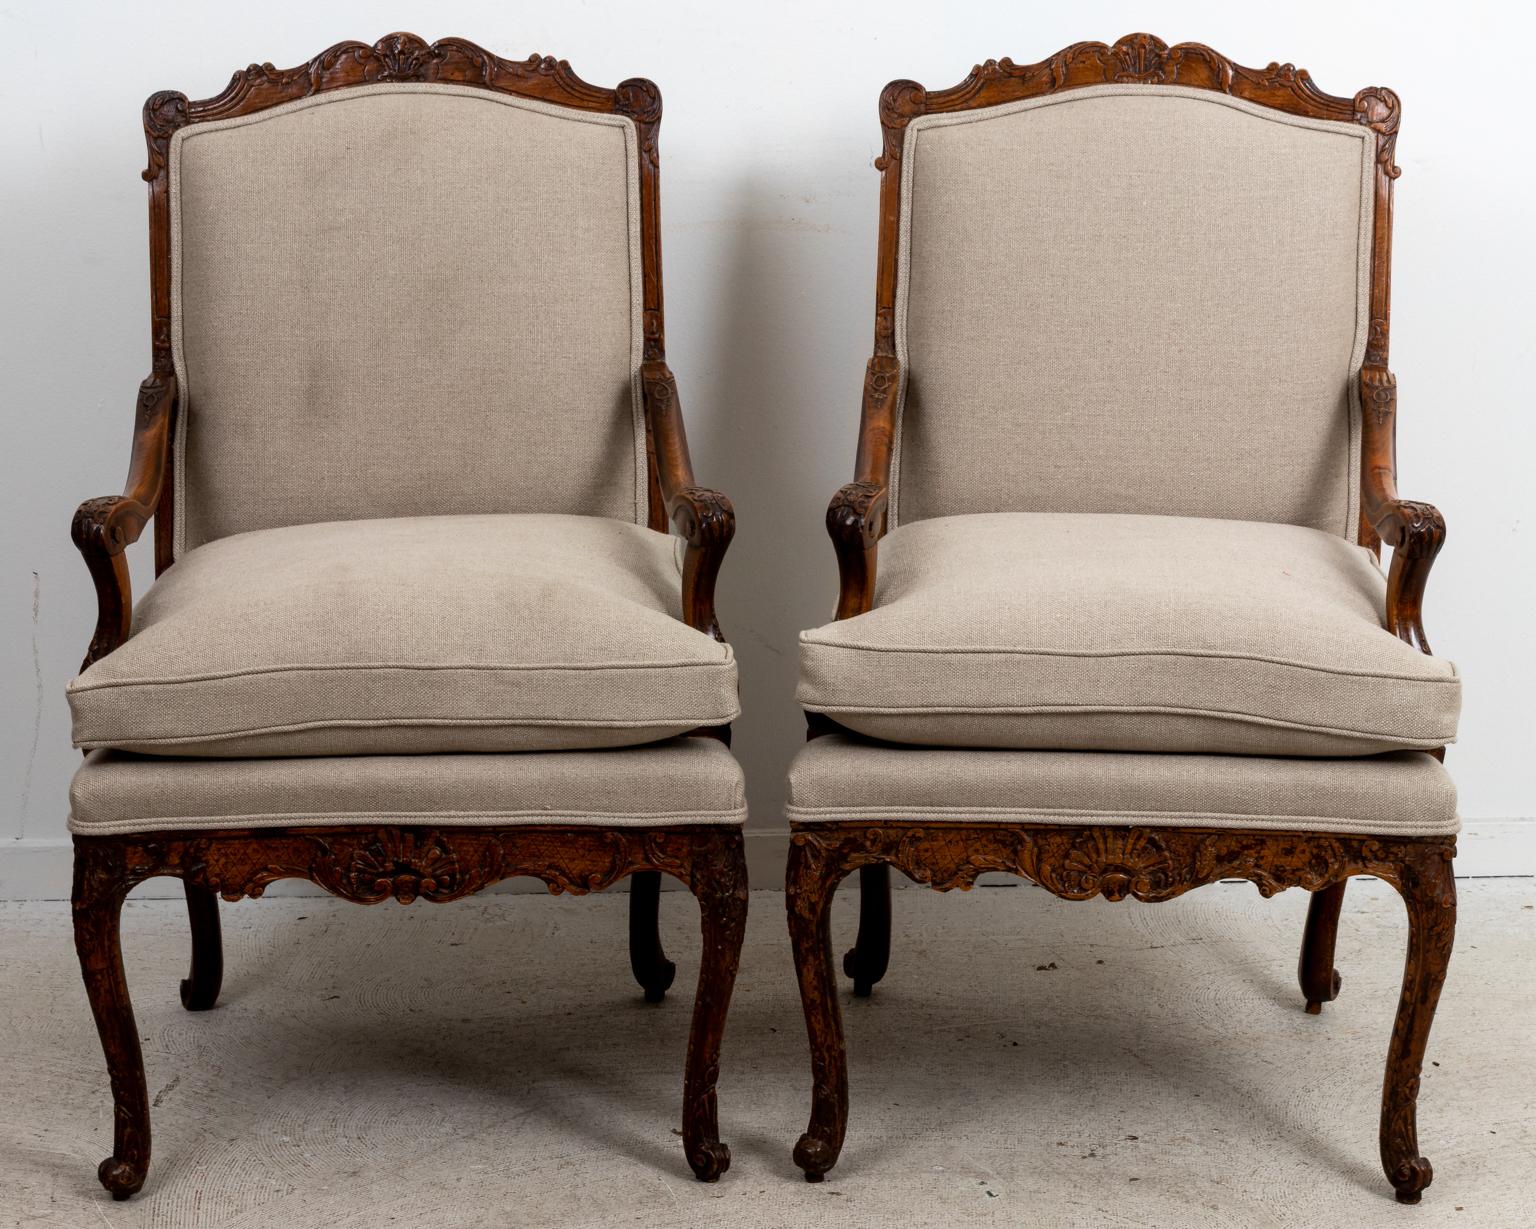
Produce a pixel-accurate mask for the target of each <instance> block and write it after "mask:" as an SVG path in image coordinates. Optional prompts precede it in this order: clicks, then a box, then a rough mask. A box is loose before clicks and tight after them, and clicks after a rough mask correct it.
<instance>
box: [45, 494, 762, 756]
mask: <svg viewBox="0 0 1536 1229" xmlns="http://www.w3.org/2000/svg"><path fill="white" fill-rule="evenodd" d="M681 546H682V542H681V539H677V538H670V537H668V536H666V535H665V534H661V533H657V532H654V531H653V530H650V529H647V528H645V527H644V526H641V525H635V524H631V523H628V522H624V521H619V520H610V519H604V518H600V517H588V516H565V515H538V514H530V515H506V516H490V515H486V516H440V517H408V518H399V519H390V520H361V521H342V522H333V523H326V524H316V525H301V526H293V527H289V528H283V529H267V530H259V531H255V532H251V533H243V534H236V535H234V536H231V537H226V538H220V539H218V540H217V541H214V542H210V543H208V544H207V545H204V546H200V547H198V548H197V549H195V550H193V551H190V552H189V553H188V554H187V555H185V556H184V557H182V558H181V559H180V560H178V561H177V562H176V564H175V565H174V566H172V567H171V568H170V569H169V570H168V571H166V572H165V573H164V574H163V575H162V576H161V577H160V578H159V580H157V581H156V583H155V584H154V585H153V586H152V587H151V589H150V590H149V592H148V593H147V594H146V595H145V597H144V599H143V600H142V601H141V602H140V603H139V605H138V608H137V609H136V610H135V612H134V622H133V630H132V635H131V636H130V637H129V639H128V641H127V642H126V643H125V644H124V645H123V646H122V647H121V648H119V649H117V650H116V651H115V652H113V653H111V654H109V655H108V656H106V657H104V658H102V659H101V660H100V661H98V662H96V663H95V664H94V665H92V666H91V668H90V669H88V670H86V671H85V672H84V673H83V674H82V675H80V677H78V678H76V679H75V680H74V681H73V682H71V683H70V685H69V689H68V695H69V703H70V708H71V710H72V713H73V717H74V739H75V745H76V746H78V747H82V748H98V747H114V748H118V749H121V750H128V751H138V752H145V753H151V754H161V755H168V756H339V755H364V754H381V755H398V754H427V753H444V752H465V751H485V752H503V751H546V750H564V749H580V748H596V747H606V746H626V745H634V744H640V743H648V742H653V741H656V740H658V739H664V738H668V737H671V736H673V735H676V734H681V733H684V732H686V731H688V730H692V729H695V728H697V727H699V726H708V725H722V724H725V723H726V722H729V721H731V720H732V719H734V718H735V717H736V716H737V715H738V712H739V707H738V704H737V694H736V662H735V658H734V656H733V654H732V652H731V649H730V647H729V646H728V645H725V644H722V643H720V642H718V641H716V640H714V639H713V638H711V637H710V636H708V635H706V634H704V633H703V632H700V631H696V630H694V629H693V628H691V627H689V626H688V625H687V624H685V623H683V622H682V621H681V610H680V606H681V597H680V592H681V580H680V548H681Z"/></svg>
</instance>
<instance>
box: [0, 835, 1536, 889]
mask: <svg viewBox="0 0 1536 1229" xmlns="http://www.w3.org/2000/svg"><path fill="white" fill-rule="evenodd" d="M788 843H789V832H788V830H787V829H778V830H774V829H755V830H753V831H750V832H748V833H747V873H748V875H749V877H750V878H751V881H752V886H753V887H755V888H776V889H781V888H782V887H783V885H784V857H785V851H786V849H787V847H788ZM71 868H72V857H71V846H70V843H69V840H68V838H63V839H60V838H56V837H55V838H32V839H26V840H11V841H0V900H68V899H69V887H70V877H71ZM1504 876H1536V818H1533V819H1480V820H1470V821H1468V822H1467V823H1466V824H1465V825H1464V827H1463V828H1462V832H1461V837H1460V839H1459V840H1458V842H1457V855H1456V877H1457V878H1458V879H1482V878H1488V877H1504ZM989 878H990V877H989ZM1000 878H1001V877H1000ZM663 882H664V883H667V884H668V885H672V881H671V880H670V879H665V880H663ZM675 886H676V887H677V888H678V889H679V890H681V885H680V884H678V885H675ZM267 891H268V894H269V895H272V896H322V895H324V893H323V892H322V891H321V890H320V889H319V888H317V887H315V886H314V885H313V884H311V883H305V882H303V881H301V880H288V881H284V882H280V883H274V884H273V885H272V886H271V887H270V888H268V889H267ZM492 891H502V892H542V891H545V888H544V885H543V884H541V883H539V882H538V881H537V880H534V879H514V880H511V881H510V882H508V883H504V884H501V885H499V886H498V887H497V888H493V889H492ZM180 895H181V885H180V884H179V883H177V882H176V881H175V880H174V879H151V880H150V881H149V882H148V883H145V884H143V885H142V886H141V887H139V888H137V889H136V890H135V891H134V897H135V898H136V899H140V900H164V899H173V898H177V897H180Z"/></svg>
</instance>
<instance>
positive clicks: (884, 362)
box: [827, 354, 901, 619]
mask: <svg viewBox="0 0 1536 1229" xmlns="http://www.w3.org/2000/svg"><path fill="white" fill-rule="evenodd" d="M900 385H901V365H900V364H899V363H898V362H897V361H896V359H895V358H894V357H892V356H891V355H888V354H876V355H875V356H874V357H873V358H871V359H870V360H869V363H868V365H867V366H866V367H865V369H864V403H863V409H862V412H861V414H860V420H859V452H858V461H857V469H858V477H857V479H856V480H855V481H853V482H850V483H849V484H848V485H847V486H845V487H843V488H842V489H841V490H840V491H838V493H837V494H836V495H834V496H833V497H832V502H831V503H830V504H829V505H827V533H828V535H829V536H830V537H831V539H832V548H833V549H834V550H835V551H836V552H837V571H838V581H839V587H838V596H837V617H838V618H839V619H851V618H853V617H854V616H855V615H861V614H863V613H864V612H865V611H867V610H868V609H870V607H871V606H873V605H874V600H875V571H876V568H875V565H876V557H877V554H878V547H879V542H880V539H881V538H882V537H884V536H885V527H886V508H887V503H886V492H887V490H888V488H889V486H890V474H891V447H892V443H893V441H894V439H895V433H896V397H897V393H898V390H899V388H900Z"/></svg>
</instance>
